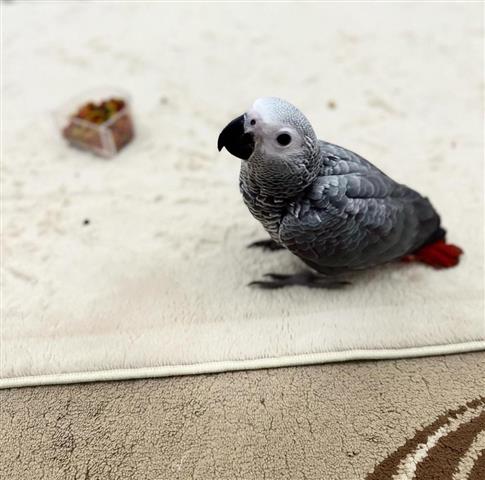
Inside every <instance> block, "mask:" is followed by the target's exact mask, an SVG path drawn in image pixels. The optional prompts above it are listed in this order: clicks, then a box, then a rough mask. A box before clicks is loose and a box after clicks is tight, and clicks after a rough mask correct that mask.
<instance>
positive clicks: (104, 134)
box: [55, 88, 135, 158]
mask: <svg viewBox="0 0 485 480" xmlns="http://www.w3.org/2000/svg"><path fill="white" fill-rule="evenodd" d="M55 117H56V123H57V125H58V128H59V130H60V132H61V135H62V137H63V138H64V139H65V140H66V141H67V142H68V143H69V144H70V145H72V146H74V147H77V148H80V149H82V150H88V151H90V152H93V153H95V154H96V155H100V156H102V157H105V158H111V157H113V156H115V155H116V154H117V153H118V152H119V151H120V150H121V149H122V148H123V147H125V146H126V145H128V143H130V142H131V140H132V139H133V137H134V134H135V131H134V127H133V118H132V114H131V99H130V96H129V95H128V94H127V93H126V92H124V91H122V90H119V89H112V88H109V89H107V88H103V89H96V90H90V91H87V92H85V93H83V94H82V95H79V96H77V97H75V98H73V99H71V100H70V101H69V102H67V103H66V104H65V105H64V106H63V107H61V108H60V109H59V110H58V111H57V112H55Z"/></svg>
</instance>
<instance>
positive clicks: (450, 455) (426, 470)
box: [366, 397, 485, 480]
mask: <svg viewBox="0 0 485 480" xmlns="http://www.w3.org/2000/svg"><path fill="white" fill-rule="evenodd" d="M484 432H485V397H479V398H477V399H475V400H473V401H471V402H467V403H466V404H464V405H462V406H460V407H459V408H457V409H453V410H448V411H447V412H446V413H444V414H442V415H440V416H438V418H437V419H436V420H435V421H434V422H432V423H431V424H430V425H428V426H426V427H424V428H422V429H420V430H417V431H416V433H415V435H414V437H412V438H410V439H409V440H407V441H406V443H405V444H404V445H402V446H400V447H399V448H398V449H397V450H395V451H394V452H393V453H391V455H389V456H388V457H387V458H386V459H385V460H383V461H382V462H381V463H380V464H379V465H377V466H376V468H375V469H374V471H373V472H372V473H370V474H369V475H367V477H366V480H387V479H389V480H391V479H392V480H471V479H476V480H484V479H485V462H484V460H485V457H484V455H483V449H482V450H481V451H480V452H478V455H477V457H476V460H475V461H474V464H473V467H472V468H471V469H469V474H468V475H466V474H465V473H463V471H460V468H459V467H460V461H461V460H462V458H463V457H464V456H465V455H467V454H468V453H469V451H470V448H473V445H475V443H476V442H475V440H476V439H477V437H478V436H479V435H480V434H483V433H484ZM468 460H469V461H473V458H470V459H468Z"/></svg>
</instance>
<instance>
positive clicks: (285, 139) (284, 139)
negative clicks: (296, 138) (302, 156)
mask: <svg viewBox="0 0 485 480" xmlns="http://www.w3.org/2000/svg"><path fill="white" fill-rule="evenodd" d="M276 141H277V142H278V143H279V144H280V145H281V146H283V147H286V145H289V144H290V142H291V137H290V135H289V134H288V133H280V134H279V135H278V136H277V137H276Z"/></svg>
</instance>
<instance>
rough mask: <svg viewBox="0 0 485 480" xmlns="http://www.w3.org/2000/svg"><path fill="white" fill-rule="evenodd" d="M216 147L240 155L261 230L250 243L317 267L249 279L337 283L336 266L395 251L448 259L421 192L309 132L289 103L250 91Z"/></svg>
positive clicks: (355, 265) (449, 249)
mask: <svg viewBox="0 0 485 480" xmlns="http://www.w3.org/2000/svg"><path fill="white" fill-rule="evenodd" d="M223 147H226V149H227V150H228V151H229V152H230V153H231V154H232V155H234V156H236V157H238V158H240V159H242V162H241V172H240V190H241V193H242V195H243V198H244V202H245V204H246V205H247V207H248V208H249V211H250V212H251V213H252V215H253V216H254V217H255V218H256V219H257V220H259V221H260V222H261V223H262V225H263V227H264V228H265V229H266V230H267V232H268V233H269V235H270V237H271V240H267V241H261V242H255V243H254V244H252V246H261V247H265V248H269V249H277V248H286V249H288V250H289V251H290V252H292V253H293V254H295V255H296V256H298V257H299V258H300V259H301V260H303V262H305V263H306V264H307V265H309V266H310V267H311V268H312V269H313V270H315V271H316V272H318V273H317V274H315V273H311V272H307V273H302V274H296V275H281V274H268V275H267V277H269V278H271V280H267V281H258V282H252V283H251V284H252V285H258V286H260V287H263V288H280V287H283V286H287V285H307V286H310V287H320V288H331V287H338V286H340V285H342V284H345V283H347V282H344V281H342V280H341V279H340V277H341V274H342V273H345V272H348V271H352V270H361V269H366V268H370V267H373V266H376V265H380V264H383V263H386V262H390V261H393V260H397V259H406V260H408V261H410V260H418V261H422V262H424V263H428V264H430V265H433V266H435V267H451V266H454V265H456V264H457V263H458V259H459V256H460V255H461V253H462V250H461V249H460V248H459V247H456V246H454V245H450V244H446V243H445V241H444V239H445V233H446V232H445V230H444V229H443V228H441V226H440V217H439V215H438V214H437V213H436V210H435V209H434V208H433V206H432V205H431V203H430V202H429V200H428V199H427V198H425V197H422V196H421V195H420V194H419V193H417V192H415V191H414V190H412V189H411V188H409V187H406V186H405V185H402V184H400V183H397V182H395V181H394V180H392V179H391V178H389V177H388V176H387V175H386V174H385V173H383V172H382V171H381V170H379V169H378V168H377V167H375V166H374V165H372V164H371V163H370V162H368V161H367V160H365V159H364V158H362V157H361V156H359V155H357V154H356V153H354V152H351V151H350V150H347V149H345V148H343V147H339V146H337V145H333V144H331V143H328V142H325V141H323V140H318V139H317V136H316V135H315V132H314V131H313V128H312V126H311V124H310V122H309V121H308V120H307V119H306V117H305V116H304V115H303V114H302V113H301V112H300V111H299V110H298V109H297V108H296V107H294V106H293V105H291V104H290V103H288V102H286V101H284V100H282V99H279V98H275V97H263V98H260V99H258V100H256V101H255V102H254V104H253V106H252V107H251V109H250V110H248V111H247V112H246V113H245V114H244V115H241V116H240V117H238V118H236V119H235V120H233V121H232V122H230V123H229V124H228V125H227V126H226V127H225V128H224V129H223V130H222V132H221V134H220V135H219V139H218V149H219V151H221V150H222V148H223Z"/></svg>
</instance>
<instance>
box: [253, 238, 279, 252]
mask: <svg viewBox="0 0 485 480" xmlns="http://www.w3.org/2000/svg"><path fill="white" fill-rule="evenodd" d="M248 248H262V249H263V250H270V251H274V250H282V249H284V248H285V247H283V245H280V244H279V243H276V242H275V241H274V240H272V239H269V240H259V241H258V242H253V243H250V244H249V245H248Z"/></svg>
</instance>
